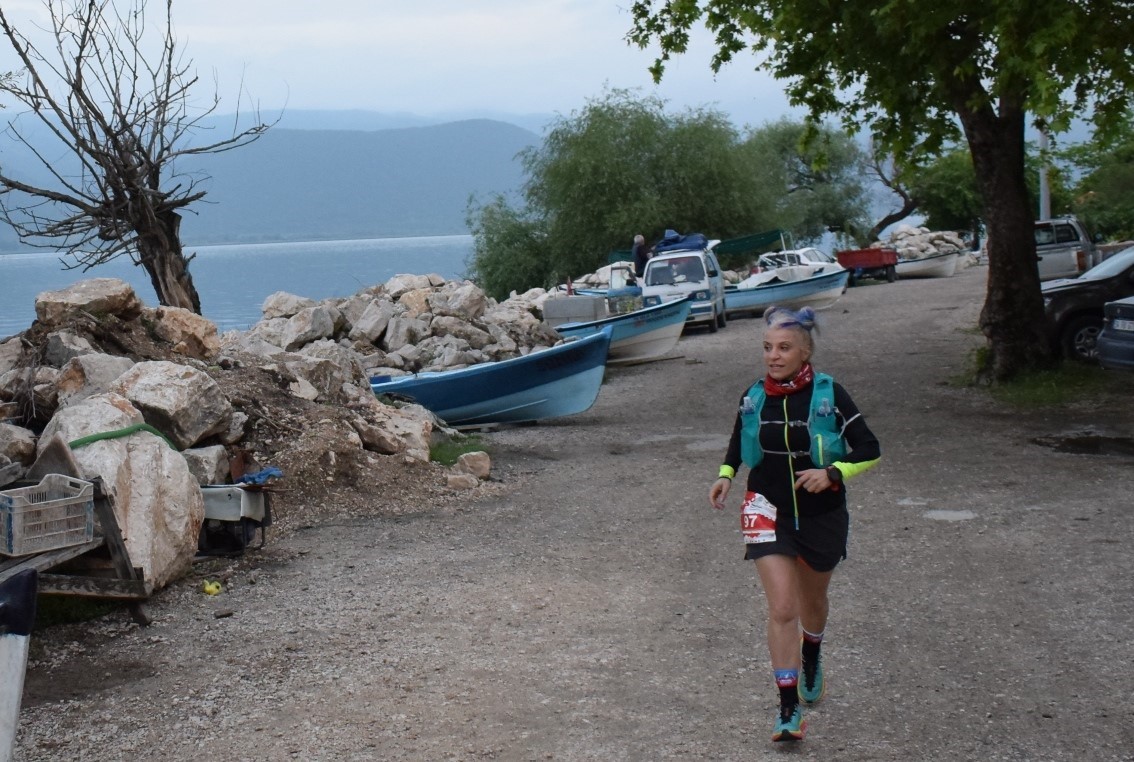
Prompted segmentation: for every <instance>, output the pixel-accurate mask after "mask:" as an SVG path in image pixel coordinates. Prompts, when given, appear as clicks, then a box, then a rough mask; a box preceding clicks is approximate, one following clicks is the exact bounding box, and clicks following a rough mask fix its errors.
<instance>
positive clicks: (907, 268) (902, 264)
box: [895, 251, 961, 278]
mask: <svg viewBox="0 0 1134 762" xmlns="http://www.w3.org/2000/svg"><path fill="white" fill-rule="evenodd" d="M960 256H961V255H960V253H959V252H956V251H947V252H945V253H944V254H934V255H932V256H929V257H922V258H921V259H899V260H898V264H897V265H896V266H895V270H896V271H897V273H898V277H899V278H949V277H952V275H953V273H955V272H956V271H957V259H958V257H960Z"/></svg>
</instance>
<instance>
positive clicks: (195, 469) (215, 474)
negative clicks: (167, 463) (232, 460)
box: [181, 445, 229, 486]
mask: <svg viewBox="0 0 1134 762" xmlns="http://www.w3.org/2000/svg"><path fill="white" fill-rule="evenodd" d="M181 455H182V457H184V458H185V464H186V465H187V466H188V467H189V473H191V474H192V475H193V478H194V479H196V480H197V484H200V485H202V486H203V485H206V484H225V483H227V482H228V480H229V465H228V451H227V450H225V449H224V447H222V446H221V445H213V446H212V447H192V448H190V449H188V450H182V451H181Z"/></svg>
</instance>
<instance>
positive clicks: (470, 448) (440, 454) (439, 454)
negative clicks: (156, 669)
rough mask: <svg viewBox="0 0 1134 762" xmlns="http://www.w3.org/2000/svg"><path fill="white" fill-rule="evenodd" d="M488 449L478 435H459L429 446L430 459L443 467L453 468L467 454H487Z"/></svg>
mask: <svg viewBox="0 0 1134 762" xmlns="http://www.w3.org/2000/svg"><path fill="white" fill-rule="evenodd" d="M487 451H488V448H487V447H486V446H485V444H484V440H482V439H481V438H480V437H479V436H477V435H476V434H458V435H457V436H454V437H447V438H445V439H441V440H439V441H436V442H433V443H432V444H431V445H430V446H429V459H430V460H431V461H433V462H434V463H440V464H441V465H443V466H451V465H453V464H454V463H456V462H457V459H458V458H460V457H461V456H462V455H464V454H465V453H466V452H487Z"/></svg>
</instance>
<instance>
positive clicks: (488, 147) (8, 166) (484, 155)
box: [0, 112, 540, 250]
mask: <svg viewBox="0 0 1134 762" xmlns="http://www.w3.org/2000/svg"><path fill="white" fill-rule="evenodd" d="M352 114H353V116H352ZM268 116H269V115H265V117H268ZM332 117H333V118H332ZM414 118H415V117H412V115H378V114H368V113H367V112H357V113H356V112H326V113H322V112H319V113H310V114H308V115H307V116H305V117H303V118H297V119H296V122H297V123H301V124H305V125H311V126H314V125H317V124H322V123H340V124H341V123H347V124H350V123H353V124H357V125H358V126H359V127H362V126H364V125H373V124H377V123H381V122H382V120H383V119H384V120H387V122H396V121H397V120H407V121H409V120H412V119H414ZM219 121H220V120H218V122H219ZM220 123H223V122H220ZM283 123H284V122H283V121H281V123H280V124H281V125H282V124H283ZM25 124H26V122H25ZM229 128H231V126H230V127H229ZM218 134H227V131H221V132H212V133H211V134H208V135H205V136H203V137H202V136H199V137H198V140H201V139H206V140H212V139H215V138H216V136H217V135H218ZM0 141H3V145H2V146H0V155H2V156H3V158H4V160H5V170H6V171H8V172H10V173H12V175H13V176H16V177H26V178H28V179H31V180H32V181H34V182H45V181H46V178H45V176H44V173H43V171H42V170H40V169H39V168H38V167H37V166H36V165H35V163H34V161H33V160H32V159H31V157H29V156H26V155H23V156H21V155H20V152H19V151H18V150H17V148H15V147H14V146H13V145H12V144H11V143H10V142H8V141H7V140H6V139H5V138H0ZM539 141H540V139H539V137H538V136H537V135H536V134H535V133H534V132H531V131H529V130H526V129H523V128H521V127H517V126H516V125H513V124H508V123H505V122H499V121H493V120H488V119H471V120H465V121H459V122H449V123H445V124H436V125H427V126H415V127H402V128H397V129H370V130H364V129H355V130H343V129H286V128H283V127H282V126H279V125H277V126H276V127H274V128H273V129H271V130H269V131H268V132H267V133H266V134H265V135H264V136H263V137H262V138H260V139H259V140H258V141H256V142H255V143H252V144H251V145H248V146H246V147H244V148H241V149H238V150H234V151H227V152H224V153H220V154H215V155H210V156H203V157H197V158H195V159H194V160H193V161H192V162H189V161H185V162H183V163H181V164H179V165H178V167H177V169H178V171H179V172H181V173H187V174H191V175H192V176H194V177H196V178H204V179H202V180H201V181H200V187H201V188H203V189H204V190H206V191H207V193H208V195H207V196H206V197H205V199H204V201H202V202H198V203H197V204H195V205H193V206H192V207H190V209H189V210H188V213H186V214H185V216H184V221H183V223H182V239H183V241H184V242H185V243H186V244H189V245H192V244H197V245H201V244H210V243H252V242H267V241H283V240H322V239H342V238H372V237H387V236H389V237H393V236H414V235H450V234H462V233H467V232H468V229H467V227H466V225H465V212H466V207H467V204H468V200H469V197H470V195H475V196H477V197H480V198H487V197H488V196H490V195H492V194H495V193H504V194H514V193H516V192H517V191H518V190H519V189H520V187H521V185H522V183H523V171H522V168H521V166H520V163H519V161H518V160H517V154H518V153H519V152H520V151H522V150H523V149H524V148H526V147H528V146H531V145H535V144H538V143H539ZM67 160H68V161H70V157H67ZM13 248H16V245H15V242H14V235H13V234H12V233H11V231H10V230H2V231H0V250H12V249H13Z"/></svg>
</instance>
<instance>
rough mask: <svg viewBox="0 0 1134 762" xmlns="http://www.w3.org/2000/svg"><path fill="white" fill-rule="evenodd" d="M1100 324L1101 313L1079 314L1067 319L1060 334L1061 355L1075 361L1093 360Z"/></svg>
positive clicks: (1101, 320) (1100, 328) (1101, 323)
mask: <svg viewBox="0 0 1134 762" xmlns="http://www.w3.org/2000/svg"><path fill="white" fill-rule="evenodd" d="M1102 325H1103V319H1102V315H1079V316H1078V317H1074V318H1072V319H1071V320H1069V321H1068V322H1067V325H1065V326H1064V327H1063V333H1062V334H1060V348H1061V349H1062V350H1063V356H1064V357H1066V358H1067V359H1068V360H1075V361H1076V362H1090V363H1093V362H1095V361H1096V353H1097V351H1098V350H1097V348H1096V347H1097V343H1098V339H1099V332H1100V331H1101V330H1102Z"/></svg>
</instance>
